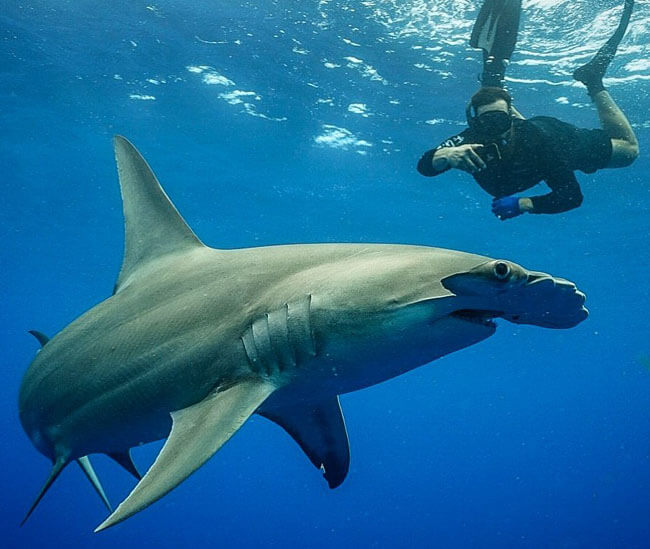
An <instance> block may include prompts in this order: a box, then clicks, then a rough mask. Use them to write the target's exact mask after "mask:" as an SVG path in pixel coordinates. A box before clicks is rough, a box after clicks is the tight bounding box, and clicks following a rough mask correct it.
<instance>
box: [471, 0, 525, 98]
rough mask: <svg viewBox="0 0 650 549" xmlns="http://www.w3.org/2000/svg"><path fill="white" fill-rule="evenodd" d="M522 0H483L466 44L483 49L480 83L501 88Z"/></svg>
mask: <svg viewBox="0 0 650 549" xmlns="http://www.w3.org/2000/svg"><path fill="white" fill-rule="evenodd" d="M520 18H521V0H485V2H484V3H483V6H482V7H481V10H480V11H479V14H478V17H477V18H476V22H475V23H474V27H473V28H472V35H471V36H470V39H469V45H470V46H471V47H473V48H476V49H482V50H483V74H482V75H481V78H480V80H481V84H482V85H483V86H497V87H503V80H504V79H505V72H506V67H507V66H508V61H509V59H510V57H511V56H512V52H513V51H514V49H515V45H516V43H517V33H518V31H519V20H520Z"/></svg>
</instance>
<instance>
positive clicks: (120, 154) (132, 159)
mask: <svg viewBox="0 0 650 549" xmlns="http://www.w3.org/2000/svg"><path fill="white" fill-rule="evenodd" d="M114 145H115V159H116V161H117V172H118V175H119V178H120V188H121V191H122V205H123V208H124V228H125V242H124V261H123V262H122V269H121V270H120V275H119V277H118V279H117V284H116V285H115V292H118V291H119V290H120V288H121V287H122V286H123V285H124V284H125V282H126V281H127V280H128V279H129V278H130V277H131V276H132V275H133V274H134V273H136V272H137V271H138V269H140V268H142V267H143V266H145V265H147V264H149V263H151V262H152V261H155V260H156V259H158V258H160V257H162V256H164V255H167V254H170V253H178V252H182V251H184V250H190V249H192V248H196V247H201V246H203V244H202V243H201V241H200V240H199V239H198V238H197V237H196V235H195V234H194V233H193V232H192V229H190V228H189V227H188V225H187V223H185V221H184V220H183V218H182V217H181V216H180V214H179V213H178V210H176V208H175V207H174V205H173V204H172V203H171V201H170V200H169V198H168V196H167V195H166V194H165V191H163V189H162V187H161V186H160V183H158V180H157V179H156V176H155V175H154V173H153V172H152V171H151V168H149V165H148V164H147V162H146V161H145V159H144V158H143V157H142V155H141V154H140V153H139V152H138V151H137V150H136V148H135V147H134V146H133V145H132V144H131V143H129V141H127V140H126V139H125V138H124V137H122V136H119V135H116V136H115V138H114Z"/></svg>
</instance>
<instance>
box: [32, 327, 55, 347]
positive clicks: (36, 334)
mask: <svg viewBox="0 0 650 549" xmlns="http://www.w3.org/2000/svg"><path fill="white" fill-rule="evenodd" d="M29 333H30V334H32V335H33V336H34V337H35V338H36V339H37V340H38V342H39V343H40V344H41V348H43V347H45V345H46V344H47V342H48V341H49V340H50V338H49V337H47V336H46V335H45V334H44V333H43V332H39V331H38V330H29Z"/></svg>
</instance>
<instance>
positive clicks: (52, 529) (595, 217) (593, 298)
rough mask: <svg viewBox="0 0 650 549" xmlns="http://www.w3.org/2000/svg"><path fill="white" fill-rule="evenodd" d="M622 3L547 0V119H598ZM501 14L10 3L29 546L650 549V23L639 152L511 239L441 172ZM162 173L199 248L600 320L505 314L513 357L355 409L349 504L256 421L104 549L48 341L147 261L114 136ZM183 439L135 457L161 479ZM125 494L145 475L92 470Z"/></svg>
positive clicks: (613, 81)
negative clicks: (510, 276)
mask: <svg viewBox="0 0 650 549" xmlns="http://www.w3.org/2000/svg"><path fill="white" fill-rule="evenodd" d="M621 3H622V2H621V1H620V0H616V1H614V0H603V1H602V2H590V1H587V0H577V1H572V0H527V1H524V16H523V20H522V30H521V36H520V41H519V47H518V51H517V54H516V55H515V57H514V58H513V64H512V65H511V67H510V69H509V73H508V74H509V82H508V87H509V89H510V90H511V91H512V93H513V95H514V97H515V102H516V105H517V107H518V108H519V110H521V111H522V113H523V114H524V115H526V116H533V115H540V114H545V115H550V116H556V117H558V118H560V119H563V120H566V121H570V122H573V123H575V124H577V125H580V126H584V127H597V125H598V120H597V117H596V113H595V111H594V109H593V107H592V106H591V105H590V102H589V100H588V98H587V96H586V93H585V91H584V89H583V88H582V87H580V86H577V85H574V84H573V82H572V80H571V77H570V74H571V71H572V70H573V68H575V66H577V65H578V64H580V63H582V62H584V61H586V60H587V59H588V58H589V56H590V55H592V54H593V52H595V50H596V49H597V48H598V47H599V46H600V45H601V44H602V42H603V41H604V40H605V39H606V38H607V36H608V35H609V34H610V33H611V32H612V31H613V29H614V28H615V26H616V22H617V19H618V15H619V13H620V4H621ZM479 4H480V2H479V1H478V0H455V1H454V0H440V1H433V0H404V1H397V0H383V1H382V0H366V1H355V2H352V1H345V0H321V1H319V2H316V1H313V2H312V1H308V2H306V1H301V2H299V1H295V0H284V1H270V0H258V1H256V2H253V1H251V2H243V1H239V0H233V1H230V2H208V1H206V0H200V1H194V2H179V1H177V0H164V1H156V2H140V1H136V2H114V3H97V2H88V1H85V0H83V1H76V2H71V1H66V0H40V1H38V2H29V1H25V2H22V1H9V0H3V2H2V7H1V9H0V37H1V40H0V56H1V58H2V65H1V66H0V105H1V107H2V108H1V109H0V120H1V121H2V123H1V127H2V130H3V132H2V133H3V135H2V146H1V147H0V173H2V174H3V179H4V185H3V189H4V193H3V200H2V205H1V206H0V212H1V215H0V230H1V235H2V246H1V247H0V265H1V266H2V267H1V269H0V291H1V295H2V302H1V305H2V306H1V307H0V315H1V317H0V326H1V331H0V337H1V338H2V339H1V345H2V353H1V355H0V357H1V358H0V360H1V362H2V371H3V383H2V384H1V385H0V406H1V407H2V413H0V421H1V422H2V423H1V427H2V432H3V436H2V437H0V450H1V453H2V456H3V466H2V470H1V472H0V478H1V480H2V483H1V486H2V492H3V497H2V501H3V505H2V513H1V514H0V544H1V545H2V546H3V547H41V546H47V547H84V548H85V547H138V548H143V547H152V548H163V547H180V546H206V545H214V546H218V547H232V546H236V547H314V548H317V547H318V548H320V547H333V546H342V547H348V546H350V547H351V546H359V547H412V546H419V547H430V546H436V547H566V548H573V547H589V548H593V547H607V548H610V547H625V548H632V547H647V546H648V545H649V544H650V542H649V541H648V540H649V539H650V525H649V523H648V520H647V517H648V513H649V512H650V496H649V494H650V489H649V488H650V438H649V430H650V427H649V425H648V416H649V414H650V398H649V395H650V343H649V337H648V336H649V333H648V327H647V309H648V306H649V305H650V300H649V295H648V293H649V292H648V287H649V285H648V272H650V252H649V250H648V241H649V236H650V221H649V219H650V218H649V215H648V214H649V210H650V191H649V179H648V176H647V173H648V169H649V167H650V166H649V164H650V161H649V157H648V151H647V143H648V142H649V141H650V140H649V137H650V115H649V114H648V113H649V112H650V94H649V92H648V81H649V80H650V62H649V61H648V59H649V58H650V41H649V40H648V36H649V35H648V31H649V28H650V2H649V1H648V0H644V1H641V0H637V6H636V11H635V13H634V15H633V19H632V23H631V25H630V29H629V31H628V35H627V37H626V39H625V41H624V42H623V44H622V45H621V48H620V50H619V54H618V55H617V58H616V59H615V61H614V63H613V64H612V67H611V69H610V72H609V75H610V78H608V79H607V80H606V85H607V86H608V87H609V89H610V91H611V93H612V95H613V96H614V97H615V99H616V100H617V101H618V102H619V104H620V105H621V107H622V108H623V109H624V110H625V112H626V113H628V115H629V118H630V121H631V122H632V123H633V125H634V127H635V129H636V131H637V134H638V138H639V141H640V143H641V156H640V158H639V159H638V160H637V161H636V163H635V164H634V165H633V166H632V167H630V168H628V169H624V170H609V171H601V172H598V173H597V174H594V175H591V176H586V175H582V174H581V175H579V179H580V181H581V185H582V189H583V193H584V195H585V202H584V204H583V205H582V206H581V207H580V208H579V209H577V210H573V211H571V212H568V213H565V214H560V215H554V216H550V215H547V216H532V215H526V216H522V217H520V218H517V219H514V220H511V221H508V222H500V221H498V220H497V219H496V218H494V217H493V216H492V214H491V212H490V208H489V206H490V197H489V196H487V195H486V194H485V193H483V192H482V191H481V189H480V188H479V187H478V186H477V185H476V184H475V183H473V181H472V180H471V179H470V178H469V177H468V176H467V175H466V174H462V173H455V172H451V173H449V174H446V175H444V176H442V177H439V178H436V179H433V180H428V179H424V178H422V177H421V176H420V175H418V174H417V172H416V171H415V163H416V162H417V159H418V158H419V156H420V154H421V153H422V152H423V151H424V150H426V149H428V148H431V147H432V146H434V145H435V144H437V143H438V142H440V141H441V140H443V139H444V138H446V137H448V136H449V135H453V134H454V133H457V132H458V131H460V130H461V129H462V127H463V117H464V105H465V101H466V98H467V97H468V96H469V95H470V94H471V93H472V92H473V91H474V89H475V88H476V75H477V73H478V72H479V71H480V65H479V55H478V54H477V52H475V51H474V50H471V49H469V47H468V44H467V37H468V35H469V30H470V29H471V25H472V21H473V18H474V17H475V15H476V13H477V10H478V7H479ZM114 134H122V135H124V136H126V137H127V138H129V139H130V140H131V141H132V142H133V143H134V144H135V145H136V146H137V147H138V148H139V149H140V150H141V152H142V153H143V154H144V155H145V157H146V158H147V160H148V161H149V163H150V164H151V166H152V167H153V169H154V171H155V172H156V173H157V175H158V177H159V179H160V180H161V182H162V184H163V185H164V187H165V189H166V191H167V192H168V194H169V195H170V196H171V198H172V200H173V201H174V202H175V204H176V206H177V207H178V208H179V210H180V211H181V213H182V214H183V216H184V217H185V219H186V220H187V221H188V223H189V224H190V225H191V226H192V227H193V229H194V230H195V232H196V233H197V234H198V235H199V237H200V238H201V239H202V240H203V241H204V242H206V243H207V244H209V245H212V246H215V247H222V248H237V247H247V246H259V245H267V244H278V243H302V242H394V243H411V244H424V245H431V246H441V247H446V248H454V249H459V250H464V251H469V252H474V253H479V254H484V255H489V256H492V257H503V258H507V259H511V260H513V261H516V262H518V263H521V264H522V265H524V266H526V267H528V268H530V269H535V270H542V271H545V272H549V273H552V274H554V275H557V276H564V277H566V278H568V279H570V280H572V281H574V282H576V284H577V285H578V286H579V288H580V289H581V290H582V291H584V292H585V293H586V294H587V306H588V307H589V309H590V317H589V319H588V320H587V321H585V322H583V323H582V324H580V325H579V326H577V327H576V328H573V329H571V330H566V331H565V330H561V331H554V330H545V329H542V328H536V327H528V326H516V325H512V324H509V323H507V322H504V321H501V322H500V323H499V324H500V326H499V329H498V330H497V333H496V334H495V335H494V336H493V337H492V338H490V339H489V340H487V341H484V342H482V343H480V344H478V345H476V346H474V347H470V348H468V349H465V350H463V351H460V352H458V353H455V354H452V355H449V356H447V357H445V358H443V359H441V360H439V361H436V362H435V363H432V364H430V365H426V366H424V367H422V368H419V369H417V370H415V371H413V372H411V373H409V374H406V375H403V376H401V377H399V378H396V379H394V380H391V381H388V382H386V383H383V384H381V385H378V386H375V387H372V388H370V389H366V390H364V391H360V392H357V393H353V394H348V395H344V396H343V397H342V398H341V402H342V406H343V409H344V413H345V416H346V421H347V425H348V432H349V436H350V444H351V452H352V464H351V470H350V474H349V476H348V478H347V480H346V481H345V483H344V484H343V485H342V486H341V487H340V488H338V489H336V490H334V491H331V490H329V489H328V488H327V486H326V483H325V482H324V481H323V480H322V479H321V475H320V473H318V471H316V470H314V468H313V467H312V465H311V464H310V463H309V462H308V460H307V459H306V458H305V456H304V455H303V454H302V452H301V450H300V448H299V447H298V446H297V445H296V444H295V443H294V442H293V441H292V440H291V439H290V438H289V437H288V436H287V435H286V434H285V433H284V432H282V431H281V430H280V429H278V427H277V426H275V425H273V424H271V423H270V422H268V421H266V420H264V419H262V418H260V417H254V418H252V420H250V421H249V422H248V423H247V424H246V425H245V426H244V428H243V429H242V430H241V432H240V433H238V434H237V436H235V437H234V438H233V440H232V441H231V442H230V443H228V444H227V445H226V446H225V447H224V448H223V449H222V450H221V451H220V452H219V453H218V454H217V455H216V456H215V457H214V458H213V459H211V460H210V461H209V462H208V463H207V464H206V465H205V466H204V467H203V468H202V469H200V470H199V471H198V472H197V473H196V474H194V475H193V476H192V477H191V478H189V479H188V480H187V481H185V482H184V483H183V484H181V485H180V486H179V487H178V488H177V489H175V490H174V491H173V492H172V493H170V494H169V495H168V496H166V497H165V498H163V499H162V500H161V501H159V502H158V503H156V504H154V505H153V506H152V507H150V508H149V509H147V510H145V511H144V512H142V513H140V514H138V515H137V516H135V517H133V518H131V519H129V520H128V521H126V522H125V523H123V524H120V525H118V526H116V527H114V528H112V529H110V530H108V531H106V532H103V533H100V534H93V533H92V530H93V528H94V527H95V526H96V525H97V524H99V523H100V522H101V521H102V520H103V519H104V518H105V516H106V512H105V509H104V508H103V506H102V504H101V502H100V501H99V499H98V498H97V496H96V494H95V493H94V492H93V490H92V488H91V487H90V486H89V485H88V483H87V480H86V479H85V477H83V475H82V473H81V471H80V470H79V469H78V468H76V467H69V468H68V469H66V470H65V471H64V473H63V474H62V475H61V477H60V478H59V479H58V480H57V481H56V483H55V485H54V486H53V487H52V489H51V490H50V491H49V492H48V493H47V495H46V496H45V498H44V500H43V501H42V502H41V504H40V505H39V507H38V508H37V509H36V511H35V513H34V515H33V516H32V517H31V518H30V520H29V521H28V523H27V524H26V525H25V526H24V527H23V528H20V529H19V528H18V525H19V523H20V521H21V519H22V517H23V515H24V513H25V511H26V510H27V508H28V507H29V505H30V504H31V502H32V500H33V498H34V497H35V496H36V494H37V493H38V490H39V489H40V487H41V485H42V483H43V482H44V480H45V478H46V477H47V473H48V471H49V467H50V464H49V462H48V461H47V460H46V459H45V458H44V457H43V456H41V455H40V454H38V452H37V451H36V450H35V449H34V448H33V446H32V444H31V443H30V441H29V440H28V438H27V437H26V436H25V434H24V433H23V431H22V428H21V426H20V423H19V420H18V413H17V394H18V387H19V384H20V380H21V378H22V376H23V373H24V371H25V370H26V368H27V366H28V364H29V363H30V361H31V360H32V359H33V357H34V355H35V352H36V350H37V348H38V345H37V343H36V341H35V340H33V338H31V336H29V335H28V334H27V330H29V329H37V330H40V331H42V332H45V333H47V334H50V335H54V334H56V333H57V332H58V331H59V330H61V329H62V328H63V327H64V326H66V325H67V324H68V323H69V322H70V321H72V320H73V319H74V318H76V317H77V316H78V315H80V314H81V313H82V312H84V311H86V310H87V309H88V308H90V307H91V306H92V305H94V304H96V303H98V302H99V301H101V300H103V299H105V298H106V297H108V296H109V295H110V294H111V291H112V287H113V284H114V282H115V279H116V276H117V272H118V270H119V266H120V262H121V257H122V251H123V248H122V246H123V227H122V212H121V203H120V194H119V188H118V184H117V177H116V170H115V166H114V159H113V151H112V145H111V137H112V136H113V135H114ZM159 448H160V443H156V444H152V445H148V446H145V447H142V448H138V449H136V450H135V451H134V458H135V461H136V463H137V464H138V466H139V467H140V469H141V470H145V469H146V468H147V467H148V465H149V464H150V463H151V461H152V460H153V458H154V457H155V455H156V453H157V451H158V449H159ZM94 463H95V465H96V469H97V471H98V473H99V475H100V476H101V478H102V482H103V484H104V486H105V488H106V490H107V493H108V496H109V498H110V499H111V500H112V502H113V503H117V502H119V501H120V500H121V499H123V498H124V497H125V496H126V495H127V494H128V492H129V490H130V489H131V487H132V484H133V483H132V480H131V479H130V478H129V476H128V475H127V474H126V473H124V472H123V471H122V470H120V469H119V468H118V467H117V466H116V465H115V464H114V463H113V462H111V461H110V460H109V459H107V458H104V457H103V456H97V457H96V458H95V460H94Z"/></svg>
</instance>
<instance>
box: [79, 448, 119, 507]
mask: <svg viewBox="0 0 650 549" xmlns="http://www.w3.org/2000/svg"><path fill="white" fill-rule="evenodd" d="M77 463H78V464H79V467H81V470H82V471H83V472H84V473H85V474H86V476H87V477H88V480H89V481H90V484H92V485H93V488H94V489H95V491H96V492H97V493H98V494H99V497H100V498H102V501H103V502H104V505H106V508H107V509H108V510H109V511H111V512H112V511H113V508H112V507H111V504H110V502H109V501H108V498H107V497H106V493H105V492H104V488H102V484H101V482H99V478H97V474H96V473H95V470H94V469H93V466H92V465H91V464H90V460H89V459H88V456H84V457H80V458H78V459H77Z"/></svg>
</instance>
